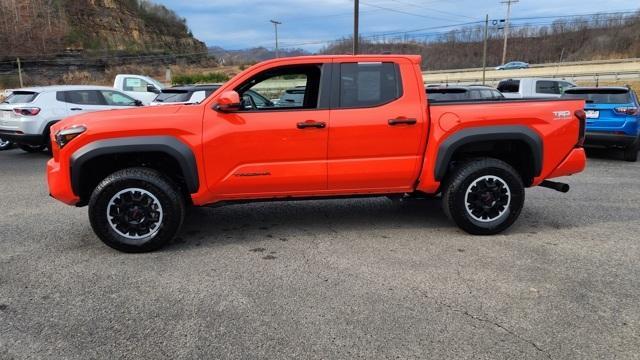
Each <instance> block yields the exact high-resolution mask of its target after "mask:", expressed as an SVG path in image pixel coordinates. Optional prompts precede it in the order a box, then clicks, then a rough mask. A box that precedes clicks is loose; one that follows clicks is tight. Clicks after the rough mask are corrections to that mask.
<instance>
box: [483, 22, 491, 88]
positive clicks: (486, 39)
mask: <svg viewBox="0 0 640 360" xmlns="http://www.w3.org/2000/svg"><path fill="white" fill-rule="evenodd" d="M488 38H489V14H487V17H486V18H485V19H484V47H483V49H482V85H484V83H485V79H486V72H487V41H488Z"/></svg>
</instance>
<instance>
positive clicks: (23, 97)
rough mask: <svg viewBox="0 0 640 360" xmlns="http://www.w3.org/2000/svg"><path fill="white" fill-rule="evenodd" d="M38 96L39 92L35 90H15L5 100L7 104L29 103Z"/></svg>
mask: <svg viewBox="0 0 640 360" xmlns="http://www.w3.org/2000/svg"><path fill="white" fill-rule="evenodd" d="M37 96H38V93H37V92H33V91H14V92H12V93H11V95H9V96H8V97H7V98H6V99H4V102H5V103H7V104H27V103H30V102H32V101H33V100H35V99H36V97H37Z"/></svg>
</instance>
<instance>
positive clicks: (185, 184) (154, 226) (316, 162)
mask: <svg viewBox="0 0 640 360" xmlns="http://www.w3.org/2000/svg"><path fill="white" fill-rule="evenodd" d="M420 62H421V57H420V56H411V55H387V56H385V55H379V56H374V55H366V56H329V55H326V56H308V57H307V56H305V57H299V58H280V59H274V60H270V61H267V62H263V63H260V64H257V65H255V66H253V67H251V68H249V69H247V70H246V71H243V72H242V73H240V74H239V75H237V76H236V77H235V78H233V79H231V80H230V81H228V82H227V83H225V84H224V85H222V88H221V89H219V90H218V91H216V92H215V93H214V95H212V96H210V97H209V98H207V99H206V100H205V101H203V102H202V103H200V104H193V105H188V106H187V105H176V106H155V107H147V108H143V109H136V110H125V111H117V112H102V113H97V114H91V115H80V116H74V117H71V118H68V119H65V120H63V121H61V122H59V123H57V124H55V125H54V126H53V128H52V132H53V133H54V134H55V139H56V144H55V146H54V150H53V153H54V156H53V159H51V160H49V162H48V165H47V168H48V183H49V192H50V194H51V195H52V196H53V197H54V198H56V199H58V200H60V201H62V202H64V203H67V204H70V205H74V206H84V205H89V220H90V222H91V225H92V227H93V229H94V231H95V233H96V234H97V235H98V237H99V238H100V239H102V241H104V243H105V244H107V245H108V246H111V247H113V248H115V249H118V250H121V251H126V252H143V251H151V250H155V249H158V248H160V247H162V246H163V245H165V244H167V243H168V242H170V241H171V240H172V238H173V237H174V236H176V234H177V233H178V231H179V229H180V226H181V224H182V221H183V220H184V218H185V207H186V206H187V204H193V205H196V206H205V205H211V204H224V203H234V202H246V201H252V200H253V201H258V200H260V201H263V200H269V199H272V200H273V199H277V200H280V201H282V200H294V199H305V198H309V197H316V198H322V197H357V196H363V195H367V196H389V195H392V196H393V195H395V196H397V195H402V194H414V195H424V194H427V195H435V194H438V193H442V198H443V201H442V205H443V207H444V211H445V213H446V214H447V215H448V216H449V217H450V218H451V219H452V220H453V221H454V222H455V223H456V224H458V226H460V227H461V228H462V229H464V230H465V231H467V232H469V233H471V234H481V235H488V234H496V233H499V232H501V231H503V230H505V229H506V228H508V227H509V226H510V225H511V224H512V223H513V222H514V221H515V220H516V219H517V217H518V215H519V214H520V212H521V210H522V207H523V204H524V191H525V190H524V189H525V187H531V186H544V187H549V188H553V189H556V190H559V191H563V192H566V191H568V185H567V184H561V183H557V182H552V181H550V180H549V179H550V178H555V177H560V176H566V175H570V174H575V173H578V172H580V171H582V170H583V169H584V166H585V162H586V158H585V153H584V149H582V146H581V144H582V140H583V136H584V133H583V130H584V121H585V117H584V111H583V107H584V100H557V101H546V100H545V101H537V100H524V101H523V100H520V101H517V102H509V101H501V102H485V101H476V102H472V101H469V102H463V103H451V104H448V103H435V104H431V105H430V106H429V104H428V99H427V96H428V95H426V92H425V88H424V85H423V84H422V82H419V81H415V80H416V79H421V77H422V72H421V70H420ZM284 76H296V77H297V78H303V77H304V78H306V84H307V86H306V87H305V94H304V101H303V102H302V103H296V105H292V106H290V107H287V108H283V107H279V106H277V105H275V104H272V105H271V106H267V107H263V108H256V107H253V106H251V107H249V108H245V107H243V102H242V99H243V96H244V95H245V94H246V92H247V91H250V90H252V89H254V88H255V87H256V86H260V88H273V86H271V84H269V82H273V83H278V82H279V81H281V80H280V79H281V78H282V77H284ZM261 84H262V85H263V86H261ZM430 121H434V122H436V124H430ZM116 159H117V161H116Z"/></svg>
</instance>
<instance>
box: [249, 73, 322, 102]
mask: <svg viewBox="0 0 640 360" xmlns="http://www.w3.org/2000/svg"><path fill="white" fill-rule="evenodd" d="M321 68H322V66H321V65H318V64H305V65H293V66H282V67H278V68H274V69H269V70H267V71H264V72H262V73H260V74H258V75H255V76H254V77H252V78H250V79H249V80H248V81H246V82H245V83H243V84H242V85H240V86H239V87H237V88H236V91H237V92H238V94H240V96H241V99H242V106H241V109H242V110H283V109H313V108H317V107H318V95H319V92H320V77H321V74H322V71H321ZM268 99H274V101H271V100H268ZM256 100H257V101H256Z"/></svg>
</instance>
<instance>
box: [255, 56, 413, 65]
mask: <svg viewBox="0 0 640 360" xmlns="http://www.w3.org/2000/svg"><path fill="white" fill-rule="evenodd" d="M371 58H376V59H382V60H384V59H397V58H405V59H408V60H410V61H411V62H413V63H415V64H420V63H421V62H422V56H420V55H406V54H384V55H383V54H360V55H305V56H292V57H282V58H277V59H271V60H267V61H264V62H261V63H259V64H269V63H274V62H287V61H291V60H303V59H319V60H320V59H340V60H353V61H354V62H357V61H371Z"/></svg>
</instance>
